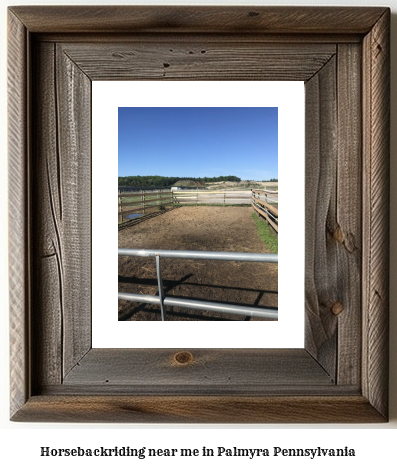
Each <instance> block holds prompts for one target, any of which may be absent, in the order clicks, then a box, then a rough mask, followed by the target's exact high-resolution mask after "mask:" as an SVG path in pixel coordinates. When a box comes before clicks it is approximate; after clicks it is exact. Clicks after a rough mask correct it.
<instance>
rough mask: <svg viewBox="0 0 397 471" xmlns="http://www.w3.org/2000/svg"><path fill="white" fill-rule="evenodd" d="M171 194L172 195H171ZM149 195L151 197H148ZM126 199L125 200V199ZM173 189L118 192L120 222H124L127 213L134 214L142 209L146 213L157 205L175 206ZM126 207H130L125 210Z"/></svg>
mask: <svg viewBox="0 0 397 471" xmlns="http://www.w3.org/2000/svg"><path fill="white" fill-rule="evenodd" d="M169 195H171V196H169ZM148 196H149V198H148ZM131 198H134V199H133V201H125V199H131ZM123 200H124V201H123ZM174 202H175V200H174V195H173V191H172V190H171V191H169V190H167V191H161V190H160V191H150V192H148V191H143V190H142V191H141V192H135V193H119V194H118V206H119V211H118V216H119V222H123V220H124V215H125V214H134V213H137V212H138V211H142V214H145V212H146V210H148V209H153V208H155V207H156V206H168V205H172V206H174ZM124 207H128V208H129V209H125V210H123V208H124Z"/></svg>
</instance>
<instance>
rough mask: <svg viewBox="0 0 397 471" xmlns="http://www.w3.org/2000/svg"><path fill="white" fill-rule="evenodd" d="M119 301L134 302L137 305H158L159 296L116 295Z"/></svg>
mask: <svg viewBox="0 0 397 471" xmlns="http://www.w3.org/2000/svg"><path fill="white" fill-rule="evenodd" d="M118 297H119V299H122V300H123V301H136V302H138V303H148V304H160V298H159V296H153V295H150V294H135V293H118Z"/></svg>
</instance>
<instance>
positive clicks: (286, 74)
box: [8, 6, 390, 423]
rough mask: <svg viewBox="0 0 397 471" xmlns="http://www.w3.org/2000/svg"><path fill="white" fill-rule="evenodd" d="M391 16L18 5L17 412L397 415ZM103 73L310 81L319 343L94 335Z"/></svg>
mask: <svg viewBox="0 0 397 471" xmlns="http://www.w3.org/2000/svg"><path fill="white" fill-rule="evenodd" d="M389 17H390V12H389V10H388V9H387V8H377V7H374V8H339V7H338V8H333V7H329V8H321V7H314V8H311V7H310V8H303V7H127V6H124V7H117V6H113V7H103V6H91V7H85V6H84V7H11V8H10V9H9V14H8V25H9V26H8V27H9V162H10V286H11V293H10V303H11V323H10V325H11V337H10V338H11V419H12V420H15V421H43V422H45V421H72V422H73V421H74V422H153V423H154V422H179V423H185V422H197V423H200V422H230V423H233V422H234V423H238V422H240V423H250V422H267V423H273V422H279V423H286V422H287V423H304V422H306V423H310V422H382V421H386V420H387V417H388V399H387V397H388V237H389V236H388V218H389V214H388V192H389V181H388V168H389V167H388V166H389V22H390V18H389ZM103 79H107V80H235V79H239V80H276V79H277V80H305V82H306V110H307V112H306V129H307V131H306V132H307V138H306V161H307V164H306V285H305V286H306V297H305V298H306V309H305V311H306V321H305V322H306V327H305V332H306V333H305V344H306V346H305V348H304V349H291V350H290V349H287V350H283V349H280V350H268V349H227V350H223V349H205V350H201V349H194V350H189V348H188V347H189V346H188V345H181V346H180V347H183V348H181V349H179V347H178V348H175V349H151V350H149V349H140V350H139V349H126V350H118V349H92V348H91V330H90V315H91V300H90V283H91V273H90V270H91V259H90V250H89V249H90V238H91V226H90V185H89V184H87V182H89V181H90V178H91V177H90V169H91V164H90V162H91V161H90V158H91V130H90V118H91V101H90V100H91V81H92V80H103ZM297 309H298V310H299V309H300V308H299V306H298V307H297Z"/></svg>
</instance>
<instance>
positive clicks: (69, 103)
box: [54, 47, 91, 375]
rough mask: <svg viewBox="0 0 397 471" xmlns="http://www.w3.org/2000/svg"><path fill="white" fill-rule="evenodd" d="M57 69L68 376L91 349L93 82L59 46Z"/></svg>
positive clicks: (66, 364)
mask: <svg viewBox="0 0 397 471" xmlns="http://www.w3.org/2000/svg"><path fill="white" fill-rule="evenodd" d="M56 71H57V75H56V92H57V127H58V140H59V142H58V148H59V162H60V165H61V169H60V172H59V177H58V178H60V182H59V184H60V191H61V194H62V199H63V201H64V202H66V203H67V204H64V206H63V209H62V213H61V214H60V219H61V221H62V238H63V241H64V259H63V266H62V270H63V276H64V288H63V289H64V293H63V298H64V300H65V301H64V304H65V306H64V313H63V318H64V319H63V325H64V332H63V335H64V351H63V372H64V373H63V375H66V374H67V373H68V372H69V371H70V370H71V369H72V368H73V366H74V365H75V364H76V363H77V362H78V361H79V360H80V358H81V357H82V356H84V355H85V354H86V353H87V351H88V350H89V349H90V348H91V81H90V80H89V79H88V77H87V76H86V75H85V74H84V73H83V72H82V71H81V70H80V69H79V68H78V67H76V65H75V64H74V63H73V62H72V61H71V60H70V59H69V57H68V56H66V55H65V54H64V53H63V52H62V49H61V48H60V47H57V48H56ZM54 177H55V175H54Z"/></svg>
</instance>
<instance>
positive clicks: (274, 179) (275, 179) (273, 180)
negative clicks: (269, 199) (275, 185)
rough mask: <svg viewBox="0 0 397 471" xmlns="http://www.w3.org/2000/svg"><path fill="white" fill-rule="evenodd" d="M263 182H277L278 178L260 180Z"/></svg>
mask: <svg viewBox="0 0 397 471" xmlns="http://www.w3.org/2000/svg"><path fill="white" fill-rule="evenodd" d="M262 181H263V182H278V178H271V179H270V180H262Z"/></svg>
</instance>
